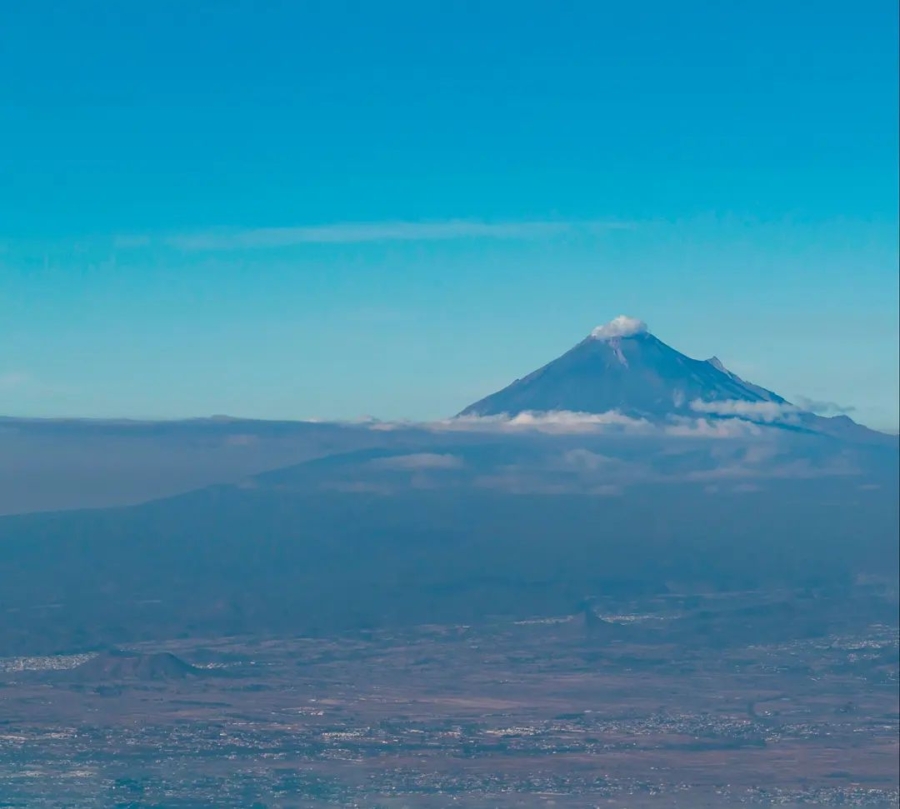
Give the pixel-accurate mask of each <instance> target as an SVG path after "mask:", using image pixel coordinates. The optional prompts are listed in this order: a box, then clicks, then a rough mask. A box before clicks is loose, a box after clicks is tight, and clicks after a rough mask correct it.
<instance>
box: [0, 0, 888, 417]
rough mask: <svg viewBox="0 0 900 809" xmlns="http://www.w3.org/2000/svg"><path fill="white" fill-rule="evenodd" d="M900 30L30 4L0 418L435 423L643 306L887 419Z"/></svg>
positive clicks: (815, 18)
mask: <svg viewBox="0 0 900 809" xmlns="http://www.w3.org/2000/svg"><path fill="white" fill-rule="evenodd" d="M260 5H262V6H264V8H259V6H260ZM897 14H898V12H897V4H896V2H893V0H868V2H866V3H857V4H849V3H846V2H827V1H826V0H823V2H819V3H816V4H813V5H811V4H803V3H784V2H734V3H721V2H712V1H711V0H710V2H689V1H688V0H686V1H685V2H682V3H671V2H650V1H648V2H644V3H627V4H626V3H617V4H612V3H599V2H587V1H586V0H585V1H584V2H562V1H559V2H552V3H551V2H542V3H535V2H516V3H510V2H500V0H498V1H497V2H493V3H467V2H453V3H451V2H437V0H434V2H421V0H419V2H415V3H411V2H410V3H407V2H389V1H387V2H381V3H363V2H357V3H349V2H338V1H337V0H332V1H331V2H327V3H321V2H317V3H313V2H271V3H266V4H252V3H250V2H229V1H228V0H216V2H188V3H184V2H174V0H173V1H171V2H169V0H154V2H144V0H135V2H131V3H116V2H88V1H87V0H72V2H69V3H65V4H60V3H49V2H41V1H40V0H34V1H33V2H30V3H27V4H26V3H22V4H16V7H15V8H13V9H5V10H4V22H3V26H2V27H0V76H2V77H3V78H2V82H0V131H2V132H3V133H4V134H3V149H2V150H0V412H2V413H8V414H16V415H78V416H110V415H116V416H141V417H146V416H157V417H177V416H196V415H208V414H213V413H229V414H233V415H244V416H259V417H266V418H294V417H296V418H305V417H320V418H329V417H330V418H351V417H355V416H359V415H362V414H371V415H375V416H379V417H382V418H431V417H435V416H442V415H447V414H450V413H453V412H456V411H457V410H459V409H460V408H461V407H463V406H464V405H465V404H467V403H468V402H469V401H471V400H473V399H476V398H479V397H480V396H482V395H484V394H486V393H487V392H489V391H491V390H493V389H496V388H497V387H500V386H502V385H504V384H506V383H508V382H509V381H511V380H512V379H513V378H515V377H517V376H521V375H522V374H523V373H525V372H527V371H529V370H531V369H532V368H534V367H536V366H537V365H540V364H542V363H544V362H546V361H548V360H550V359H552V358H553V357H554V356H556V355H558V354H559V353H561V352H562V351H564V350H565V349H567V348H568V347H570V346H571V345H572V344H573V343H574V342H576V341H577V340H579V339H581V338H582V337H583V336H584V335H585V334H587V333H588V332H589V331H590V329H591V328H592V327H593V326H595V325H597V324H598V323H600V322H603V321H606V320H609V319H610V318H612V317H614V316H615V315H618V314H620V313H625V314H629V315H633V316H636V317H640V318H642V319H644V320H646V321H647V322H648V323H649V325H650V328H651V330H652V331H654V333H656V334H657V335H658V336H659V337H660V338H661V339H663V340H665V341H666V342H668V343H670V344H671V345H673V346H675V347H676V348H678V349H680V350H682V351H684V352H685V353H688V354H691V355H693V356H701V357H704V356H709V355H711V354H717V355H719V356H720V357H721V358H722V359H723V360H724V361H725V362H726V364H728V365H730V366H731V367H732V368H733V369H734V370H736V371H737V372H738V373H741V374H742V375H746V376H748V377H750V378H751V379H752V380H753V381H756V382H758V383H760V384H764V385H766V386H767V387H771V388H774V389H775V390H777V391H779V392H780V393H782V394H783V395H785V396H788V397H789V398H791V397H796V396H798V395H803V396H807V397H809V398H811V399H816V400H823V401H831V402H835V403H838V404H840V405H842V406H848V407H854V408H856V410H855V411H854V415H855V417H857V418H858V419H859V420H861V421H863V422H865V423H868V424H871V425H873V426H876V427H881V428H896V427H897V421H898V407H900V406H898V388H900V380H898V364H900V359H898V340H900V337H898V329H900V327H898V295H900V291H898V225H897V222H898V188H897V176H898V157H897V151H898V124H897V122H898V83H897V61H898V53H897V35H896V31H897V24H898V20H897Z"/></svg>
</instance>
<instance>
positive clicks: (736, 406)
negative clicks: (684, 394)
mask: <svg viewBox="0 0 900 809" xmlns="http://www.w3.org/2000/svg"><path fill="white" fill-rule="evenodd" d="M691 410H693V411H694V412H695V413H709V414H710V415H714V416H738V417H740V418H747V419H753V420H754V421H764V422H775V421H785V420H788V419H789V417H790V416H792V415H793V414H795V413H797V412H798V408H797V407H795V406H794V405H792V404H788V403H787V402H745V401H742V400H740V399H727V400H725V401H720V402H704V401H701V400H700V399H694V401H693V402H691Z"/></svg>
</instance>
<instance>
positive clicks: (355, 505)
mask: <svg viewBox="0 0 900 809" xmlns="http://www.w3.org/2000/svg"><path fill="white" fill-rule="evenodd" d="M897 449H898V446H897V438H896V436H886V435H882V434H880V433H876V432H874V431H871V430H868V429H866V428H865V427H862V426H860V425H857V424H855V423H854V422H853V421H851V420H850V419H848V418H846V417H838V418H830V419H829V418H822V417H820V416H816V415H814V414H812V413H808V412H805V411H803V410H801V409H800V408H798V407H796V406H795V405H793V404H791V403H790V402H787V401H786V400H785V399H784V398H783V397H781V396H779V395H778V394H776V393H774V392H772V391H770V390H767V389H765V388H762V387H760V386H758V385H754V384H752V383H750V382H747V381H745V380H743V379H741V378H740V377H738V376H737V375H735V374H733V373H731V372H730V371H728V370H727V369H726V368H725V367H724V366H723V365H722V364H721V363H720V362H719V361H718V360H716V359H715V358H713V359H710V360H694V359H691V358H689V357H687V356H685V355H684V354H681V353H680V352H678V351H676V350H675V349H673V348H670V347H669V346H667V345H666V344H665V343H663V342H662V341H660V340H658V339H657V338H656V337H654V336H653V335H652V334H650V333H649V332H648V331H647V328H646V326H645V325H644V324H643V323H641V322H639V321H636V320H633V319H629V318H617V319H616V320H614V321H612V322H611V323H609V324H606V325H605V326H601V327H599V328H597V329H595V330H594V331H593V332H592V333H591V335H590V336H589V337H587V338H586V339H585V340H583V341H582V342H581V343H579V344H578V345H577V346H575V347H574V348H573V349H572V350H571V351H569V352H567V353H566V354H564V355H563V356H562V357H560V358H559V359H557V360H555V361H553V362H551V363H550V364H549V365H546V366H545V367H543V368H541V369H539V370H538V371H535V372H534V373H532V374H530V375H528V376H527V377H525V378H524V379H521V380H517V381H516V382H514V383H513V384H512V385H510V386H509V387H507V388H505V389H504V390H502V391H499V392H498V393H495V394H493V395H491V396H488V397H487V398H485V399H482V400H481V401H479V402H476V403H475V404H473V405H471V406H470V407H468V408H466V409H465V410H464V411H463V412H462V413H461V414H460V415H459V416H458V417H455V418H450V419H445V420H442V421H438V422H435V423H430V424H412V423H381V422H366V423H357V424H336V423H335V424H326V423H310V422H292V423H291V422H281V423H278V422H261V421H250V420H240V419H198V420H193V421H182V422H169V423H152V422H127V421H118V422H116V421H107V422H99V421H95V422H79V421H65V420H60V421H51V420H45V421H40V420H31V421H29V420H21V419H5V420H3V419H0V511H2V510H7V511H18V512H19V513H18V514H17V515H16V516H7V517H3V518H0V614H5V615H9V616H10V620H8V621H5V622H2V621H0V656H2V655H7V656H8V655H14V654H26V653H27V654H44V653H48V652H56V651H66V650H68V651H73V650H74V651H79V650H97V649H103V648H109V646H122V645H130V644H134V643H137V642H144V641H148V640H153V639H162V638H171V637H176V636H194V637H211V636H215V635H216V634H221V633H226V634H242V633H251V634H259V633H266V632H291V633H319V632H321V633H329V632H336V631H339V632H343V631H356V630H359V629H365V628H371V627H379V626H385V627H392V626H398V625H403V624H411V623H414V624H421V623H461V624H470V623H474V622H476V621H480V620H484V619H485V618H486V616H492V615H495V616H496V615H500V616H513V617H520V618H527V617H533V616H548V615H559V614H562V613H567V612H571V611H575V612H578V613H579V614H581V612H583V604H584V600H585V598H586V597H593V596H604V597H606V596H610V597H612V596H614V595H615V594H618V595H615V597H617V598H618V597H620V596H621V598H624V599H626V600H627V599H628V598H631V597H632V595H634V594H638V593H659V594H663V595H665V594H672V593H684V592H692V591H698V590H699V591H710V590H711V591H719V590H722V589H729V588H730V589H754V588H764V589H770V590H773V591H774V590H780V589H782V588H794V589H796V588H801V589H803V590H804V591H806V590H808V591H810V592H814V591H818V590H821V589H822V588H825V589H828V588H832V589H834V588H838V589H840V588H846V587H848V586H850V585H851V584H852V583H853V582H854V581H855V580H856V579H857V578H858V577H863V578H865V577H872V576H875V577H882V578H885V579H888V580H889V581H888V584H889V585H890V586H891V587H895V586H896V578H897V569H898V545H897V533H898V530H900V529H898V508H897V491H898V485H900V464H898V461H900V454H898V451H897ZM98 506H119V507H115V508H102V507H101V508H98ZM63 508H65V509H71V510H68V511H60V510H56V511H54V510H55V509H63ZM28 511H32V512H36V511H42V512H45V513H23V512H28ZM46 512H50V513H46ZM580 605H581V606H580ZM193 673H194V672H191V671H189V670H188V669H186V668H185V667H184V666H183V665H181V664H180V663H179V662H178V661H176V660H172V659H169V658H152V659H150V658H143V657H134V656H128V655H124V656H123V655H121V654H118V655H117V654H105V655H103V656H100V657H98V658H95V659H93V660H92V661H91V662H90V664H86V665H85V668H84V669H83V670H81V671H79V672H78V676H79V677H82V678H84V679H85V680H86V681H87V680H92V681H93V680H96V679H99V680H103V679H111V680H115V679H135V678H137V679H141V678H146V679H176V678H179V677H181V676H187V675H188V674H190V675H193Z"/></svg>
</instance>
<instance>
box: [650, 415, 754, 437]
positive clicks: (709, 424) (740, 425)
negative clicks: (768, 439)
mask: <svg viewBox="0 0 900 809" xmlns="http://www.w3.org/2000/svg"><path fill="white" fill-rule="evenodd" d="M663 432H664V433H665V434H666V435H669V436H673V437H681V438H745V437H748V436H758V435H760V434H761V432H762V431H761V430H760V428H759V426H758V425H756V424H754V423H753V422H751V421H745V420H744V419H742V418H734V419H727V420H719V419H715V420H711V419H703V418H700V419H689V418H675V419H673V420H672V423H670V424H667V425H665V427H663Z"/></svg>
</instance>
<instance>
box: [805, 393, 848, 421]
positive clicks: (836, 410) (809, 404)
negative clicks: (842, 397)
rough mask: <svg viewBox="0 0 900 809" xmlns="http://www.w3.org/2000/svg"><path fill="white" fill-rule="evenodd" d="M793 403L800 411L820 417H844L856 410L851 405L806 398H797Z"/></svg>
mask: <svg viewBox="0 0 900 809" xmlns="http://www.w3.org/2000/svg"><path fill="white" fill-rule="evenodd" d="M794 401H795V402H796V403H797V406H798V407H799V408H800V409H801V410H808V411H809V412H810V413H818V414H819V415H822V416H844V415H847V414H848V413H853V412H854V411H855V410H856V408H855V407H853V406H852V405H849V406H844V405H839V404H838V403H837V402H829V401H823V400H820V399H808V398H807V397H806V396H797V397H795V398H794Z"/></svg>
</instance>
